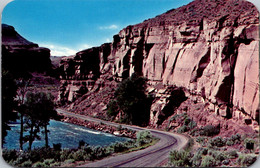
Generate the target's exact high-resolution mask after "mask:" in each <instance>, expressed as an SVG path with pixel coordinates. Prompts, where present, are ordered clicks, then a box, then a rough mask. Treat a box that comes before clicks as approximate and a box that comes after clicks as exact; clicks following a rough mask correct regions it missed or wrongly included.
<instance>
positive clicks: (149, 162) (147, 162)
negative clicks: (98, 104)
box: [57, 109, 188, 167]
mask: <svg viewBox="0 0 260 168" xmlns="http://www.w3.org/2000/svg"><path fill="white" fill-rule="evenodd" d="M57 112H58V113H61V114H64V115H65V116H72V117H76V118H79V119H84V120H88V121H93V122H103V123H104V124H107V125H112V126H118V125H121V126H122V127H123V128H129V129H133V130H136V131H140V130H149V131H150V132H151V133H152V135H154V136H155V137H158V138H160V141H159V142H157V143H156V144H155V145H153V146H150V147H148V148H146V149H143V150H139V151H136V152H131V153H127V154H122V155H117V156H111V157H108V158H104V159H102V160H99V161H95V162H91V163H87V164H84V165H81V166H80V167H158V166H161V165H162V163H163V162H165V161H167V159H168V156H169V152H170V150H172V149H176V150H178V149H181V148H183V147H184V146H185V145H186V143H187V142H188V138H187V137H185V136H183V135H180V134H175V133H170V132H164V131H159V130H154V129H146V128H141V127H137V126H130V125H124V124H117V123H112V122H109V121H104V120H100V119H96V118H92V117H89V116H84V115H79V114H75V113H70V112H68V111H65V110H63V109H57Z"/></svg>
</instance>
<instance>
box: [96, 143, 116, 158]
mask: <svg viewBox="0 0 260 168" xmlns="http://www.w3.org/2000/svg"><path fill="white" fill-rule="evenodd" d="M120 143H121V142H120ZM115 151H116V150H115ZM93 155H94V158H95V159H101V158H103V157H105V156H106V150H105V148H103V147H101V146H95V147H94V149H93Z"/></svg>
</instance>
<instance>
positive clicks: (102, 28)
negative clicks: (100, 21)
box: [99, 24, 118, 30]
mask: <svg viewBox="0 0 260 168" xmlns="http://www.w3.org/2000/svg"><path fill="white" fill-rule="evenodd" d="M99 29H100V30H116V29H118V26H117V25H115V24H112V25H110V26H100V27H99Z"/></svg>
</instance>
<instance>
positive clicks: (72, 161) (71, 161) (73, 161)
mask: <svg viewBox="0 0 260 168" xmlns="http://www.w3.org/2000/svg"><path fill="white" fill-rule="evenodd" d="M71 163H75V160H74V159H68V160H65V161H64V164H71Z"/></svg>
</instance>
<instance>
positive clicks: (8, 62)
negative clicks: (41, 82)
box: [2, 24, 52, 76]
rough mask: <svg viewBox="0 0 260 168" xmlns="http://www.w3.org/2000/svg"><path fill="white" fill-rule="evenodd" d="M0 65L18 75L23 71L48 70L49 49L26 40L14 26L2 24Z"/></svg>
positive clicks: (49, 61)
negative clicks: (0, 58)
mask: <svg viewBox="0 0 260 168" xmlns="http://www.w3.org/2000/svg"><path fill="white" fill-rule="evenodd" d="M2 67H3V68H4V69H5V70H8V71H11V72H12V73H13V74H14V75H18V76H19V75H21V74H23V73H25V72H49V71H51V69H52V64H51V60H50V50H49V49H48V48H43V47H39V46H38V44H35V43H32V42H30V41H28V40H26V39H25V38H23V37H22V36H21V35H19V34H18V33H17V32H16V31H15V29H14V27H12V26H9V25H6V24H2Z"/></svg>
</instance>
